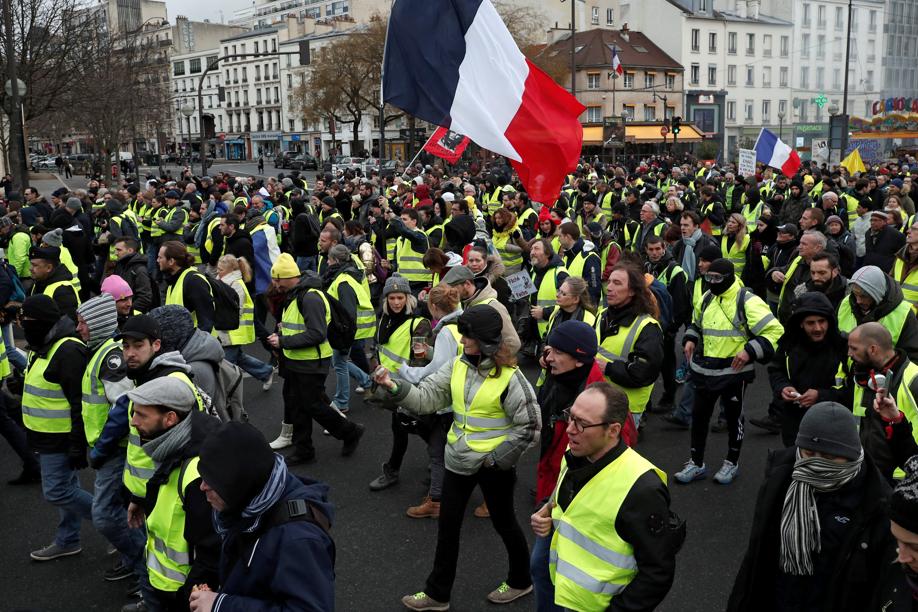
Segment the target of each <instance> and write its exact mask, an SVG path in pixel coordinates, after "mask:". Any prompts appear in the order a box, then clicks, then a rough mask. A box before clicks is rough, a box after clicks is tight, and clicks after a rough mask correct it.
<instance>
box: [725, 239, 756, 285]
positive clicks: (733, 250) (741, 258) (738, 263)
mask: <svg viewBox="0 0 918 612" xmlns="http://www.w3.org/2000/svg"><path fill="white" fill-rule="evenodd" d="M728 241H729V236H727V235H726V234H724V235H722V236H721V238H720V252H721V253H722V254H723V256H724V259H729V260H730V261H731V262H732V263H733V270H734V271H735V272H736V277H737V278H739V277H740V276H742V275H743V269H745V267H746V249H748V248H749V242H750V239H749V234H746V235H745V236H743V243H742V244H740V242H739V241H738V240H734V241H733V246H731V247H730V248H729V249H728V248H727V243H728Z"/></svg>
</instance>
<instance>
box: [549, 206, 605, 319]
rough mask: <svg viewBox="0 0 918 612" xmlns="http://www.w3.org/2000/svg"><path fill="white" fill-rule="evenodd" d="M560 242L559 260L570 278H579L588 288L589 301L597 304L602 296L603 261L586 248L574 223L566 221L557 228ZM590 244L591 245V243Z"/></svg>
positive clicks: (582, 237)
mask: <svg viewBox="0 0 918 612" xmlns="http://www.w3.org/2000/svg"><path fill="white" fill-rule="evenodd" d="M558 232H559V234H558V240H559V241H560V242H561V249H562V253H561V259H563V260H564V267H565V268H566V269H567V271H568V273H569V274H570V275H571V276H580V277H582V278H583V280H585V281H586V283H587V286H588V287H589V293H590V299H591V300H593V303H594V304H598V303H599V298H600V297H601V296H602V269H603V263H604V262H603V261H602V258H601V256H600V254H599V253H597V252H596V250H595V249H589V248H587V245H586V242H585V241H584V236H583V233H581V231H580V228H579V227H577V224H576V223H572V222H570V221H568V222H567V223H562V224H561V225H560V226H559V227H558ZM591 244H592V243H591Z"/></svg>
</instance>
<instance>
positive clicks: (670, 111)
mask: <svg viewBox="0 0 918 612" xmlns="http://www.w3.org/2000/svg"><path fill="white" fill-rule="evenodd" d="M675 114H676V107H675V106H667V107H666V108H664V109H663V117H664V118H665V119H672V118H673V117H674V116H675Z"/></svg>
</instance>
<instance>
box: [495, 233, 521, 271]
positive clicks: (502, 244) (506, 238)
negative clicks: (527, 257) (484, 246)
mask: <svg viewBox="0 0 918 612" xmlns="http://www.w3.org/2000/svg"><path fill="white" fill-rule="evenodd" d="M514 231H516V226H513V227H512V228H511V229H509V230H508V231H503V232H498V231H496V230H495V231H493V232H492V234H491V242H492V243H493V244H494V248H495V249H496V250H497V254H498V255H500V260H501V261H502V262H504V265H505V266H506V267H508V268H512V267H515V266H522V265H523V253H522V251H519V252H514V251H510V250H508V249H507V245H508V244H509V243H510V242H511V238H510V234H512V233H513V232H514Z"/></svg>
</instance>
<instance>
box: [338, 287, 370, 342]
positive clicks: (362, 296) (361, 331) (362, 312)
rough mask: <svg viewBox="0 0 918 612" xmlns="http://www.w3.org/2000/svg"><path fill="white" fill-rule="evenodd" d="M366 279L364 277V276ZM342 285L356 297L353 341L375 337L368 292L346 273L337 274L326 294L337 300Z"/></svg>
mask: <svg viewBox="0 0 918 612" xmlns="http://www.w3.org/2000/svg"><path fill="white" fill-rule="evenodd" d="M364 278H366V275H364ZM341 283H344V284H346V285H350V287H351V289H353V290H354V294H355V295H356V296H357V333H356V334H355V335H354V339H355V340H361V339H366V338H372V337H373V336H375V335H376V310H374V309H373V300H372V298H371V297H370V290H369V289H367V288H366V287H364V286H363V284H361V283H358V282H357V279H356V278H354V277H353V276H351V275H350V274H347V273H342V274H338V276H336V277H335V280H334V281H332V284H331V286H330V287H329V288H328V293H329V294H330V295H331V296H332V297H333V298H335V299H336V300H337V299H340V298H338V287H339V286H340V285H341Z"/></svg>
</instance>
